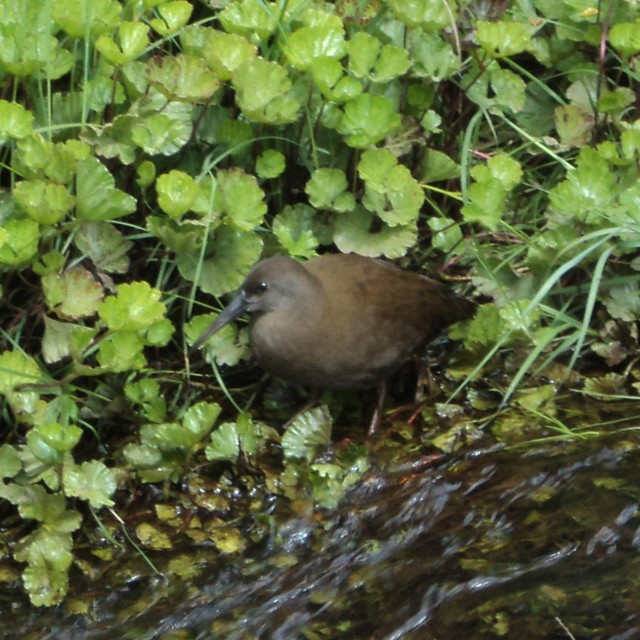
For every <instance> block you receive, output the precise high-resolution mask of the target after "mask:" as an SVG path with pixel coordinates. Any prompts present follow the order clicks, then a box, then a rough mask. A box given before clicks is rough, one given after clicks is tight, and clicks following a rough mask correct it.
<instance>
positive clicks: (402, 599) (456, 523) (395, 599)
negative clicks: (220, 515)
mask: <svg viewBox="0 0 640 640" xmlns="http://www.w3.org/2000/svg"><path fill="white" fill-rule="evenodd" d="M639 470H640V453H639V452H638V450H637V445H636V443H635V442H633V443H632V442H631V441H630V440H629V435H628V434H627V435H625V436H618V437H617V439H616V440H611V441H609V442H603V441H602V440H594V441H591V442H586V443H585V442H580V443H576V444H558V443H553V442H550V443H547V444H545V445H541V446H540V447H539V448H537V449H536V450H528V451H527V452H524V453H514V452H513V451H511V452H504V451H485V452H471V453H467V454H466V455H464V456H460V457H458V458H456V459H455V460H452V459H447V460H443V461H442V463H441V464H439V465H435V466H432V467H430V468H427V469H424V470H422V471H420V472H416V473H413V474H411V473H409V474H407V473H388V472H379V473H376V472H371V473H370V474H369V475H368V476H367V477H366V478H365V480H364V481H363V482H361V483H360V484H359V485H358V486H357V487H356V488H355V489H354V490H353V491H351V493H350V494H349V496H348V498H347V499H346V500H345V501H344V502H343V504H342V506H341V507H340V510H339V517H338V518H337V519H334V520H333V521H332V524H331V526H330V528H329V529H328V530H324V529H323V528H322V526H320V525H319V521H318V520H317V519H314V518H313V516H312V515H311V516H309V517H308V518H299V517H293V516H290V517H289V518H288V519H287V518H284V519H283V520H282V522H281V524H280V525H279V527H278V530H277V532H274V535H273V536H272V537H271V539H270V541H269V543H268V544H266V545H264V546H263V547H262V548H261V549H259V550H254V551H253V552H252V553H247V554H246V555H244V556H243V557H240V558H238V557H236V558H233V559H230V560H229V561H228V563H227V564H226V565H221V564H220V563H219V562H218V561H216V562H215V563H212V565H211V567H209V569H208V571H205V573H204V574H201V575H200V576H199V577H198V578H197V579H196V581H195V583H192V584H191V585H190V586H188V587H187V586H184V587H176V586H175V585H173V586H172V585H165V584H163V583H162V582H161V581H158V580H157V579H156V580H154V581H150V580H147V579H144V580H141V581H138V582H136V583H132V584H131V585H130V587H129V591H128V592H126V591H122V592H120V593H114V594H113V595H112V596H111V598H106V599H105V601H104V602H102V604H101V607H100V613H99V614H97V619H96V620H95V621H94V622H93V623H91V624H87V623H85V622H84V621H83V620H80V619H78V620H75V622H71V621H67V622H65V623H64V624H60V623H59V622H56V614H55V613H54V612H40V614H41V615H40V617H39V619H38V623H37V624H38V629H39V631H36V630H35V619H34V620H33V621H32V622H31V624H30V623H29V621H25V622H24V625H22V629H23V631H22V636H23V637H33V638H35V637H38V638H43V637H44V638H49V639H53V638H56V639H57V638H61V637H65V638H83V639H84V638H94V639H97V638H116V637H123V638H229V639H232V640H233V639H237V640H244V639H249V638H274V639H280V640H293V639H297V638H310V639H315V638H375V639H379V640H382V639H384V640H392V639H400V638H402V639H413V638H415V639H418V638H421V639H423V638H438V639H439V640H442V639H448V638H451V639H453V638H456V639H458V638H480V637H510V638H527V639H533V638H545V639H546V638H558V639H561V638H570V637H571V635H569V633H570V634H572V635H573V636H574V637H575V638H609V639H613V638H615V639H617V640H622V639H623V638H624V639H629V638H636V637H638V638H640V600H639V599H638V593H639V590H638V586H639V585H638V583H639V582H640V554H639V553H638V551H639V548H638V547H639V546H640V510H639V508H638V503H639V502H640V471H639ZM283 508H284V507H283ZM149 589H154V590H156V592H157V596H158V597H157V600H156V603H155V604H154V605H152V606H151V607H148V608H147V609H146V610H145V611H144V612H142V613H134V611H135V606H132V605H131V604H130V603H132V602H135V599H136V598H137V596H138V595H139V593H140V591H141V590H145V591H148V590H149ZM125 610H126V612H127V613H126V615H123V614H122V613H119V612H122V611H125ZM44 621H46V622H44ZM43 624H47V625H48V629H47V631H46V632H43V631H42V625H43ZM69 626H71V628H69Z"/></svg>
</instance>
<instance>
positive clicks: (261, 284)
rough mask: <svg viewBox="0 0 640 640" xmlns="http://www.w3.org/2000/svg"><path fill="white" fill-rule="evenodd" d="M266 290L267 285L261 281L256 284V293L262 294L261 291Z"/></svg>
mask: <svg viewBox="0 0 640 640" xmlns="http://www.w3.org/2000/svg"><path fill="white" fill-rule="evenodd" d="M268 288H269V283H267V282H264V281H263V282H260V283H258V286H257V287H256V291H258V292H260V293H262V292H263V291H266V290H267V289H268Z"/></svg>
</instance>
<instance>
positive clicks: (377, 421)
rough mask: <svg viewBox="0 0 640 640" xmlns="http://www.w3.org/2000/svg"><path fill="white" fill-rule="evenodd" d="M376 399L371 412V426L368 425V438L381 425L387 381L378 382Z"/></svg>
mask: <svg viewBox="0 0 640 640" xmlns="http://www.w3.org/2000/svg"><path fill="white" fill-rule="evenodd" d="M376 391H377V398H376V408H375V409H374V411H373V415H372V416H371V424H370V425H369V431H368V434H367V435H369V436H372V435H374V434H375V433H376V431H378V429H379V428H380V425H381V424H382V414H383V412H384V401H385V400H386V398H387V381H386V380H385V381H384V382H379V383H378V386H377V387H376Z"/></svg>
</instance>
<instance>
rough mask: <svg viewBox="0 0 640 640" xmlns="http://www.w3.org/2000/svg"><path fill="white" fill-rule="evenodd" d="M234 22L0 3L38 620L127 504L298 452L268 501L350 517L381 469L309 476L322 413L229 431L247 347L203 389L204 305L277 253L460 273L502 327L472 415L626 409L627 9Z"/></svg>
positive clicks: (466, 383) (13, 494)
mask: <svg viewBox="0 0 640 640" xmlns="http://www.w3.org/2000/svg"><path fill="white" fill-rule="evenodd" d="M216 7H217V8H211V6H210V5H209V4H206V3H203V4H196V3H191V2H186V1H185V0H144V1H143V2H133V1H123V2H119V1H117V0H44V2H43V0H38V1H37V2H36V0H24V1H23V2H20V3H16V2H9V1H8V0H0V10H1V12H2V15H3V20H2V24H0V74H2V80H3V86H4V87H5V90H4V92H3V96H2V98H3V99H1V100H0V140H1V142H2V145H3V146H2V165H1V171H2V188H3V191H2V193H0V206H1V215H0V273H1V287H2V306H1V308H0V314H2V333H1V337H2V346H1V348H2V353H0V394H1V395H2V399H3V407H2V415H3V422H4V424H5V432H4V433H5V436H4V444H3V445H2V447H1V448H0V462H1V464H0V469H1V470H2V475H3V479H4V483H3V484H2V485H0V497H2V498H4V499H5V500H6V501H7V502H8V503H10V505H13V507H14V508H17V510H18V513H19V516H20V518H21V519H23V520H24V521H25V522H26V523H27V527H26V533H25V532H24V531H23V532H22V534H21V535H20V537H19V539H18V540H17V542H16V543H15V544H13V545H10V546H9V547H7V548H6V549H4V550H3V552H4V553H5V554H7V555H12V557H13V558H14V559H15V560H17V561H19V562H24V563H26V569H25V570H24V573H23V581H24V586H25V589H26V591H27V592H28V594H29V597H30V598H31V601H32V602H33V603H34V604H36V605H53V604H56V603H58V602H60V601H61V599H62V598H64V595H65V593H66V590H67V588H68V570H69V567H70V566H71V564H72V562H73V558H74V555H73V534H74V532H75V531H77V530H78V529H79V527H80V526H81V523H82V517H83V514H85V513H86V512H87V511H88V510H97V509H100V508H101V507H111V506H113V505H114V495H115V492H116V489H117V487H118V486H120V487H122V488H124V487H127V486H129V487H130V486H132V485H133V484H134V483H136V482H137V481H142V482H170V481H177V480H179V479H180V478H181V477H182V475H183V474H184V473H185V472H186V471H187V470H188V469H189V468H190V467H191V465H192V463H193V461H194V460H199V461H201V462H202V461H203V460H204V457H206V458H207V459H208V460H210V461H212V462H213V463H214V464H222V465H223V466H224V465H226V464H229V463H234V464H237V465H241V464H249V465H251V464H253V461H255V458H256V456H257V455H258V454H260V455H270V454H271V453H272V452H273V449H274V447H275V446H281V447H282V448H283V450H284V461H282V465H283V472H282V474H281V475H279V476H277V477H275V479H272V480H271V481H270V483H269V487H270V490H272V491H274V492H275V493H281V494H283V495H287V496H289V497H291V496H292V495H293V494H294V493H295V492H296V491H300V492H310V494H311V495H313V497H314V499H315V500H316V501H317V503H319V504H321V505H325V506H333V505H335V504H336V502H337V501H338V500H339V497H340V495H341V493H342V492H344V491H345V490H346V488H347V487H348V486H349V485H350V484H352V483H353V482H354V480H355V479H356V478H357V477H359V475H360V474H361V473H363V472H364V470H366V468H367V466H368V462H367V458H366V454H365V453H364V451H363V450H362V449H361V448H358V447H355V448H354V447H353V446H350V447H347V449H346V450H344V451H341V452H338V453H336V454H335V458H333V459H330V460H324V459H322V457H320V458H318V456H319V455H320V453H321V450H322V448H323V446H326V445H327V444H328V442H329V435H328V431H327V429H328V428H329V427H328V426H327V425H328V424H329V423H328V417H327V416H326V415H324V413H323V412H322V411H321V412H320V413H316V414H312V415H311V416H306V417H301V420H302V422H296V423H294V424H292V425H291V426H290V427H289V429H288V431H287V432H286V433H285V434H284V435H283V436H282V438H281V437H280V436H279V435H278V434H277V433H276V432H275V431H274V430H273V429H271V428H269V427H267V426H266V425H263V424H262V423H259V422H257V421H252V419H251V418H250V417H249V416H248V415H246V413H245V412H240V411H239V412H238V414H237V415H236V416H231V417H232V418H235V420H229V421H228V422H225V423H222V424H220V425H218V424H217V421H218V418H219V416H220V414H221V413H222V411H223V407H222V405H224V407H225V410H226V411H227V412H229V409H228V407H229V406H231V407H233V406H234V405H235V406H236V407H237V408H238V409H240V407H239V406H238V403H244V404H245V405H248V404H250V400H251V399H252V398H253V396H254V391H252V390H249V391H246V390H238V391H237V392H236V391H230V390H229V388H228V386H229V384H230V382H229V381H230V380H231V378H227V377H226V376H224V377H223V374H221V373H220V372H219V370H218V367H219V366H226V365H237V364H238V363H240V362H242V361H243V360H246V359H247V357H248V351H247V347H246V336H244V333H243V331H242V330H241V331H240V332H238V331H237V330H236V329H235V328H233V327H227V328H226V329H225V330H224V331H223V332H220V334H219V335H218V336H216V339H215V340H212V341H211V342H210V343H209V344H208V345H207V348H206V354H205V358H206V360H207V362H208V363H210V365H211V367H207V368H204V369H203V368H201V367H200V365H198V367H196V370H194V371H189V367H188V366H187V365H188V358H187V348H188V344H189V343H192V342H193V341H194V340H195V338H196V336H197V334H198V333H199V332H200V331H201V329H202V328H203V327H204V325H205V324H206V323H207V322H208V321H209V320H210V317H211V316H210V315H209V314H205V315H195V316H193V312H194V308H195V300H196V298H200V294H201V293H203V294H211V295H213V296H218V297H219V296H222V295H224V294H225V293H227V292H230V291H232V290H233V289H235V288H236V287H237V286H238V285H239V284H240V282H241V281H242V279H243V277H244V275H245V274H246V272H247V271H248V269H249V268H250V267H251V265H252V264H253V263H254V262H256V261H257V260H258V259H259V258H260V256H261V255H264V254H266V253H272V252H276V251H281V252H286V253H289V254H291V255H293V256H295V257H299V258H308V257H310V256H312V255H314V254H315V253H316V252H318V251H327V250H339V251H344V252H347V251H354V252H358V253H361V254H364V255H368V256H385V257H387V258H393V259H400V258H401V259H402V260H403V262H404V263H405V264H411V265H412V266H414V267H415V266H417V265H422V264H424V263H425V262H427V261H429V262H433V263H440V264H442V263H444V264H445V267H443V268H442V269H441V273H442V274H443V275H445V276H447V275H451V276H452V277H455V276H457V275H459V274H460V273H468V274H469V276H470V279H471V281H472V282H473V285H474V286H475V288H476V290H477V291H478V292H479V294H481V295H482V296H483V297H484V299H485V300H486V304H484V306H482V307H481V309H480V310H479V312H478V314H477V316H476V317H475V318H474V319H473V320H472V321H470V322H469V323H467V324H466V325H465V326H461V327H457V328H454V329H453V330H452V333H451V335H452V337H455V338H458V339H461V340H462V341H463V351H462V354H461V356H460V358H459V359H458V360H457V361H456V362H455V363H452V364H451V365H450V367H449V368H448V376H449V378H450V379H452V380H455V381H456V383H458V385H459V386H458V388H457V390H456V393H457V394H458V397H460V395H459V394H460V393H461V392H462V391H463V390H464V391H468V400H469V404H470V406H471V407H473V408H474V409H475V410H476V411H482V410H485V409H486V408H487V407H488V406H489V405H490V404H491V403H488V404H487V402H486V397H485V396H486V395H487V394H489V395H493V396H497V397H498V398H499V400H500V401H501V402H502V404H503V405H504V404H505V403H507V402H508V401H509V400H510V399H513V398H515V399H516V401H517V402H516V403H515V405H516V406H519V407H520V408H522V407H523V406H524V407H525V408H526V410H528V411H530V412H531V413H530V414H529V415H534V414H535V415H538V414H539V415H543V416H544V415H545V413H549V412H552V411H553V406H552V405H553V402H554V397H555V393H556V391H557V389H558V388H560V387H561V386H562V385H567V386H568V387H570V388H572V389H578V391H579V392H581V393H585V394H588V395H590V396H594V397H598V398H605V399H608V400H611V399H616V398H629V397H631V398H634V399H635V398H637V395H638V390H639V386H638V385H639V384H640V383H638V382H637V380H638V378H639V377H640V370H638V368H637V365H636V360H635V354H636V353H637V349H638V333H637V321H638V320H639V319H640V295H639V294H640V274H639V273H638V272H639V271H640V261H639V258H638V256H639V253H638V249H639V247H640V214H639V213H638V212H639V211H640V207H639V206H638V202H639V201H640V191H639V189H640V187H639V186H638V158H639V156H640V126H639V124H638V122H639V121H638V120H637V107H636V103H637V99H638V96H637V93H636V92H637V60H638V54H639V53H640V39H639V38H638V35H637V34H638V33H639V31H638V30H639V28H640V8H639V7H638V6H637V5H636V3H634V2H630V1H629V2H627V1H624V0H619V1H616V0H609V1H608V2H606V1H605V2H601V3H598V4H597V5H596V4H591V3H587V2H583V1H582V0H563V1H562V2H550V1H548V0H534V1H533V2H518V1H515V0H514V1H512V2H502V3H483V2H478V1H472V0H459V1H458V2H456V3H447V2H441V1H440V0H437V1H436V0H411V1H406V0H379V1H376V2H360V1H357V0H351V1H348V0H342V1H337V2H335V3H325V2H322V1H320V0H291V1H289V2H280V1H277V2H265V1H263V0H231V1H230V2H228V3H221V5H220V7H218V6H217V5H216ZM203 299H204V296H203ZM192 316H193V317H192ZM183 329H184V331H183ZM183 336H184V337H183ZM185 370H186V371H187V372H189V375H187V374H185ZM214 379H215V380H216V381H217V384H218V386H219V387H220V388H221V390H222V391H221V393H220V394H219V395H218V396H217V397H216V399H217V400H218V401H219V402H213V401H211V396H212V395H215V391H213V390H211V389H210V387H211V386H213V385H212V384H211V381H212V380H214ZM225 380H226V381H227V384H225ZM234 384H235V383H234ZM483 394H484V395H483ZM454 397H455V396H454ZM493 409H495V404H494V405H492V407H491V410H493ZM305 421H306V423H305ZM436 444H437V442H436Z"/></svg>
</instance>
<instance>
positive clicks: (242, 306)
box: [190, 291, 247, 353]
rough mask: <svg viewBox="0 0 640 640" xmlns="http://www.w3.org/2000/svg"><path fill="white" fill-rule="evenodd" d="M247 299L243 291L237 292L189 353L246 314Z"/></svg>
mask: <svg viewBox="0 0 640 640" xmlns="http://www.w3.org/2000/svg"><path fill="white" fill-rule="evenodd" d="M246 311H247V299H246V298H245V295H244V291H239V292H238V293H237V294H236V296H235V298H234V299H233V300H232V301H231V302H230V303H229V304H228V305H227V306H226V307H225V308H224V309H223V310H222V312H221V313H220V315H219V316H218V317H217V318H216V319H215V320H214V321H213V322H212V323H211V324H210V325H209V326H208V327H207V329H205V331H204V332H203V333H202V335H201V336H200V337H199V338H198V339H197V340H196V341H195V342H194V343H193V346H192V347H191V349H190V351H191V353H193V352H194V351H196V350H197V349H199V348H200V347H201V346H202V345H203V344H204V343H205V342H206V341H207V340H208V339H209V338H210V337H211V336H212V335H213V334H214V333H216V331H220V329H222V327H224V326H225V325H228V324H229V323H230V322H233V321H234V320H235V319H236V318H237V317H238V316H241V315H242V314H244V313H246Z"/></svg>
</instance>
